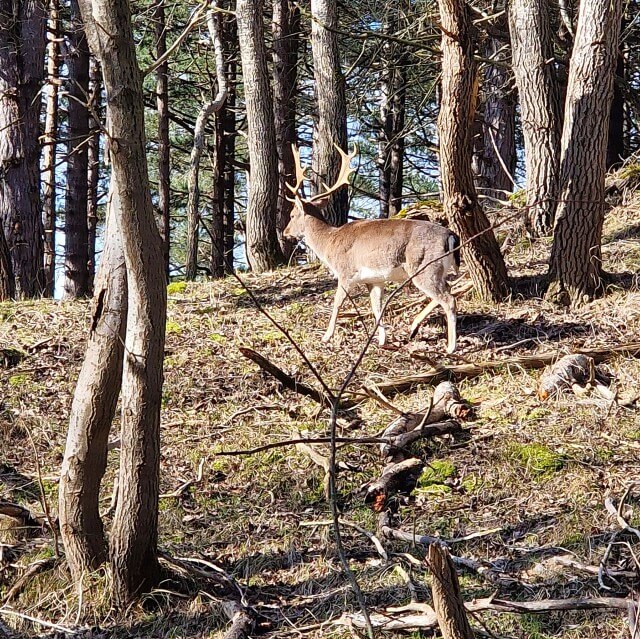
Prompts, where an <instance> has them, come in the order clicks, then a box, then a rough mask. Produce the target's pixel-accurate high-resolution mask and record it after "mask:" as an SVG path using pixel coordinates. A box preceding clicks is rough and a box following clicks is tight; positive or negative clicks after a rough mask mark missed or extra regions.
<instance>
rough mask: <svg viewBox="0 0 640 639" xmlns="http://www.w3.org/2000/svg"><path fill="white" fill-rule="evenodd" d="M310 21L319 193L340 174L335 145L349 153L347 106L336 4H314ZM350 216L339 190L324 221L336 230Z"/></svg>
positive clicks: (325, 0) (327, 0)
mask: <svg viewBox="0 0 640 639" xmlns="http://www.w3.org/2000/svg"><path fill="white" fill-rule="evenodd" d="M311 20H312V22H311V51H312V55H313V77H314V79H315V91H316V102H317V105H318V121H317V125H316V128H315V131H314V141H313V142H314V148H313V161H312V169H313V184H314V192H315V193H319V192H320V191H321V190H322V188H323V187H322V183H325V184H328V185H331V184H333V183H334V182H335V181H336V179H337V177H338V172H339V171H340V154H339V153H338V151H337V150H336V148H335V147H334V144H337V145H338V146H339V147H340V148H342V149H343V150H345V151H346V149H347V105H346V97H345V80H344V76H343V74H342V69H341V67H340V51H339V48H338V34H337V33H336V29H337V27H338V9H337V3H336V0H311ZM348 213H349V196H348V192H347V189H339V190H338V191H336V192H335V193H334V194H333V195H332V196H331V199H330V200H329V204H328V205H327V207H326V208H325V209H324V216H325V219H326V220H327V222H329V223H330V224H332V225H333V226H340V225H342V224H345V223H346V221H347V216H348Z"/></svg>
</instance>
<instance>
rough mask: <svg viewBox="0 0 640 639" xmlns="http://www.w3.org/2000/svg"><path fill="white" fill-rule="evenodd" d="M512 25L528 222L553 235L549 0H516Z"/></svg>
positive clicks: (557, 121) (557, 112) (557, 116)
mask: <svg viewBox="0 0 640 639" xmlns="http://www.w3.org/2000/svg"><path fill="white" fill-rule="evenodd" d="M509 31H510V33H511V48H512V59H513V71H514V73H515V77H516V85H517V87H518V94H519V96H520V115H521V119H522V132H523V136H524V149H525V161H526V171H527V207H528V210H527V227H528V230H529V233H530V234H531V235H533V236H534V237H537V236H541V235H549V233H550V232H551V229H552V227H553V219H554V215H555V210H556V206H557V197H558V168H559V158H560V131H561V126H562V122H561V114H562V111H561V106H560V95H559V89H558V80H557V77H556V72H555V66H554V64H553V63H552V61H553V47H552V43H551V27H550V23H549V9H548V5H547V0H512V1H511V2H510V3H509Z"/></svg>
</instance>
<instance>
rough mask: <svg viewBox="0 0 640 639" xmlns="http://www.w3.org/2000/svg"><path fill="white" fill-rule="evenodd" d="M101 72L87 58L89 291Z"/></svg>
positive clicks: (95, 222)
mask: <svg viewBox="0 0 640 639" xmlns="http://www.w3.org/2000/svg"><path fill="white" fill-rule="evenodd" d="M101 77H102V72H101V71H100V63H99V62H98V61H97V60H96V58H95V56H91V58H90V60H89V141H88V142H87V165H88V167H87V171H88V175H87V233H88V248H87V254H88V257H89V262H88V271H89V291H91V292H93V289H94V285H93V280H94V278H95V272H96V231H97V227H98V184H99V181H100V124H101V117H100V114H101V112H102V99H101V98H102V79H101Z"/></svg>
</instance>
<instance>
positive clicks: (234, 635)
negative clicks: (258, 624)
mask: <svg viewBox="0 0 640 639" xmlns="http://www.w3.org/2000/svg"><path fill="white" fill-rule="evenodd" d="M222 609H223V610H224V612H225V614H226V615H227V617H228V618H229V619H230V620H231V627H230V628H229V630H227V632H226V634H225V636H224V639H247V638H248V637H249V635H250V633H251V631H252V630H253V625H254V619H253V617H252V616H251V615H250V614H249V612H248V610H247V609H246V608H245V607H244V606H243V605H242V604H241V603H240V602H238V601H225V602H224V603H223V604H222Z"/></svg>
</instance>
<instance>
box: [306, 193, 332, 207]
mask: <svg viewBox="0 0 640 639" xmlns="http://www.w3.org/2000/svg"><path fill="white" fill-rule="evenodd" d="M330 199H331V194H328V195H326V196H324V197H317V196H316V197H314V199H313V202H311V204H313V206H315V207H316V208H317V209H323V208H325V207H326V206H327V204H329V200H330Z"/></svg>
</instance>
